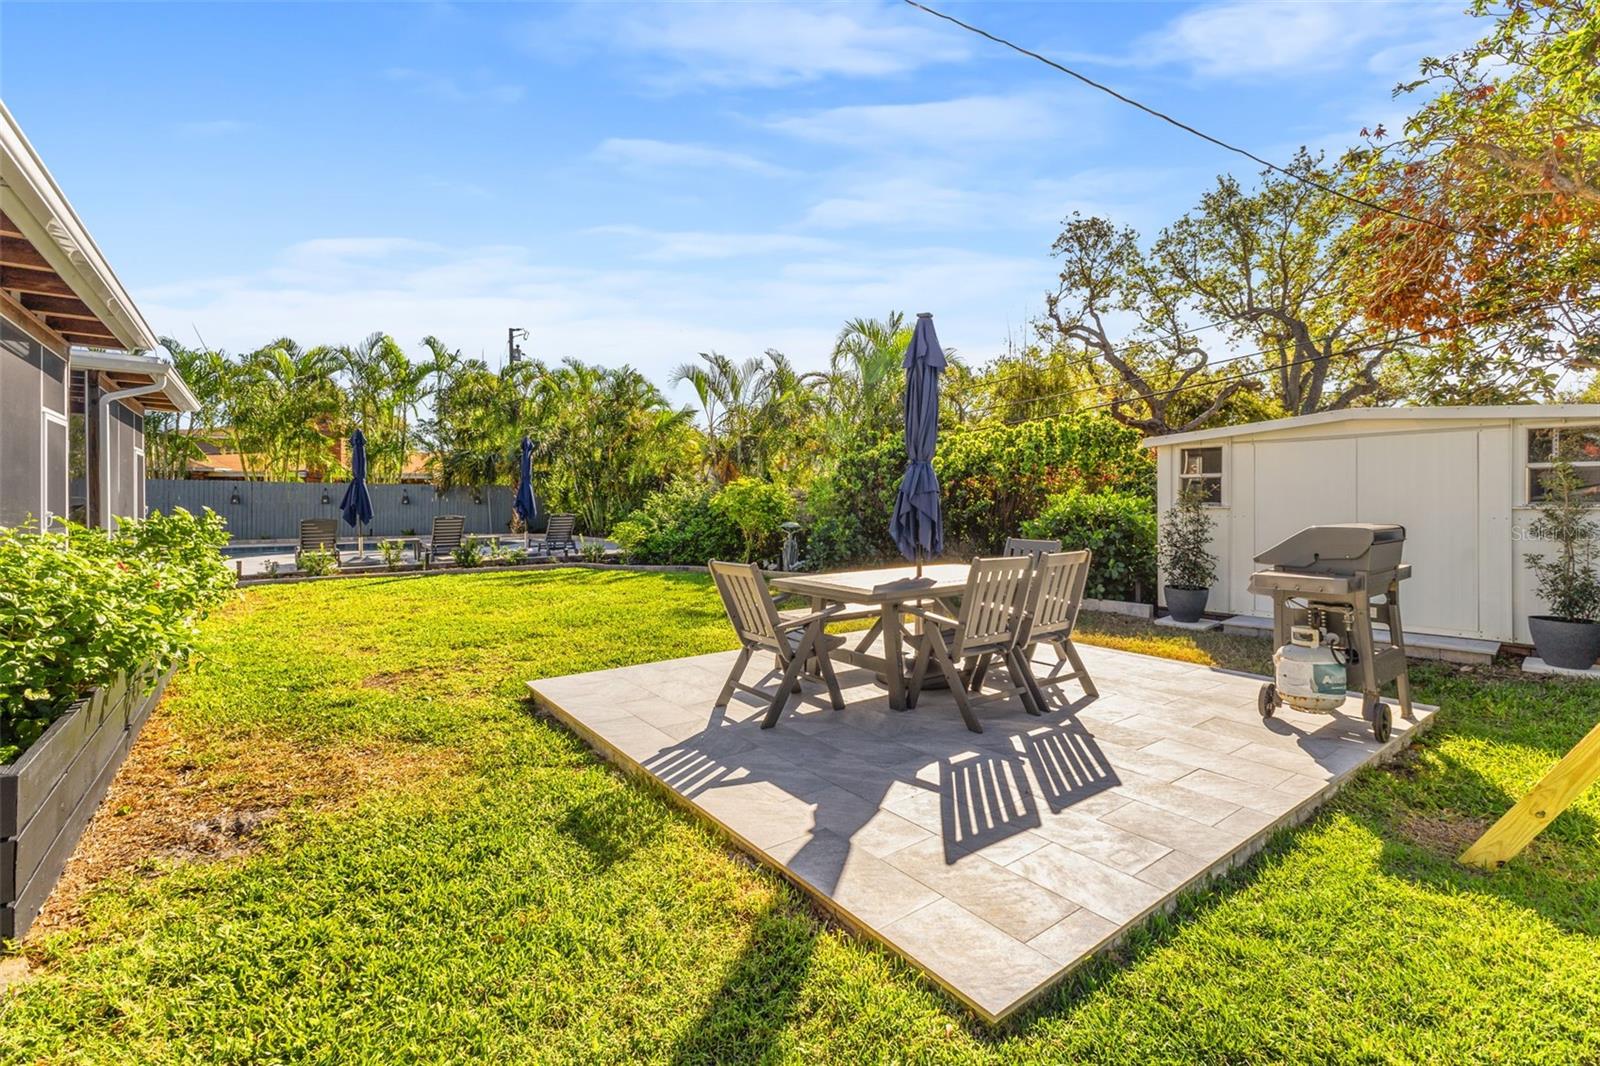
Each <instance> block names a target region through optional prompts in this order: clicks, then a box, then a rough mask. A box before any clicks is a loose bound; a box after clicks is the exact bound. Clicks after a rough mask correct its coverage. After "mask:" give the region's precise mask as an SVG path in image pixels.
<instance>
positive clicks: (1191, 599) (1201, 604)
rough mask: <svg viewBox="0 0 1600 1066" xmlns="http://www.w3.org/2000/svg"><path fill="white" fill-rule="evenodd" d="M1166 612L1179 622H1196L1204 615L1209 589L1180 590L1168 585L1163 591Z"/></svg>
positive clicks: (1209, 593) (1175, 586) (1209, 594)
mask: <svg viewBox="0 0 1600 1066" xmlns="http://www.w3.org/2000/svg"><path fill="white" fill-rule="evenodd" d="M1165 593H1166V601H1167V612H1168V613H1169V614H1171V615H1172V617H1173V618H1174V619H1175V620H1176V621H1179V622H1198V621H1200V616H1201V615H1203V614H1205V613H1206V600H1207V599H1208V598H1209V597H1210V596H1211V590H1210V589H1196V588H1180V587H1178V586H1177V585H1168V586H1167V587H1166V590H1165Z"/></svg>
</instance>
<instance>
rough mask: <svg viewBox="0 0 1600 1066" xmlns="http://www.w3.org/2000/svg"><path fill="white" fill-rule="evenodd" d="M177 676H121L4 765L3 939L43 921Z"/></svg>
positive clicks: (0, 815) (0, 806)
mask: <svg viewBox="0 0 1600 1066" xmlns="http://www.w3.org/2000/svg"><path fill="white" fill-rule="evenodd" d="M171 676H172V675H171V673H170V672H169V673H167V674H164V675H161V676H156V675H155V674H154V672H153V671H152V672H144V673H141V674H139V675H137V676H134V677H129V676H128V675H127V674H121V675H118V677H117V679H116V680H115V681H112V682H111V683H109V684H107V685H103V686H101V687H100V688H98V689H96V690H95V691H94V693H93V694H92V695H90V696H89V697H88V698H87V699H84V700H80V701H79V702H77V703H75V704H73V705H72V708H71V709H70V710H68V711H67V713H66V714H64V715H62V716H61V717H60V718H58V719H56V720H55V722H53V723H51V725H50V728H49V729H47V730H45V732H44V735H43V736H41V737H40V738H39V739H38V740H37V741H35V742H34V743H33V745H32V746H30V747H29V748H28V750H27V751H26V752H24V753H23V754H22V757H21V758H19V759H18V760H17V761H16V762H14V763H12V764H11V765H9V766H0V940H7V939H20V938H21V937H22V935H23V934H24V933H26V932H27V931H28V927H29V926H30V925H32V924H33V920H34V919H35V918H36V917H38V915H39V909H40V908H41V907H43V906H44V901H45V899H46V897H48V896H49V895H50V890H51V889H52V888H54V887H55V883H56V880H57V879H58V878H59V877H60V876H61V871H62V870H63V869H64V868H65V867H66V865H67V860H68V859H69V858H70V857H71V856H72V853H73V851H74V850H76V848H77V846H78V838H79V837H80V836H82V834H83V830H84V827H85V826H86V825H88V824H89V818H90V816H91V815H93V814H94V811H95V808H96V807H97V806H99V804H100V800H101V797H103V796H104V795H105V793H106V789H107V788H108V787H109V786H110V784H111V779H112V778H113V777H115V776H116V773H117V768H118V767H120V766H121V765H122V760H123V759H124V758H125V757H126V756H127V754H128V749H129V748H130V747H132V745H133V740H134V738H135V737H136V736H137V735H138V733H139V729H140V727H141V726H143V725H144V722H145V719H146V718H148V717H149V716H150V710H151V708H153V707H154V706H155V705H156V701H157V700H159V699H160V698H161V693H162V691H163V690H164V689H165V688H166V684H167V679H168V678H170V677H171Z"/></svg>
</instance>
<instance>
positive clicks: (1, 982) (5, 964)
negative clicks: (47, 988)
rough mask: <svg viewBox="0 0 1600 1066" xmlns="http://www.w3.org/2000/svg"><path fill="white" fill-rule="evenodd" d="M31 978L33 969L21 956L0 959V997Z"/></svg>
mask: <svg viewBox="0 0 1600 1066" xmlns="http://www.w3.org/2000/svg"><path fill="white" fill-rule="evenodd" d="M32 976H33V968H32V967H31V966H29V965H28V960H27V959H25V958H23V957H22V956H21V955H13V956H11V957H10V958H4V959H0V996H3V995H5V994H6V992H8V991H9V990H11V989H13V988H16V987H17V986H18V985H21V984H22V983H23V982H24V981H26V980H27V979H28V978H30V977H32Z"/></svg>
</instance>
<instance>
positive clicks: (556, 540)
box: [533, 514, 578, 559]
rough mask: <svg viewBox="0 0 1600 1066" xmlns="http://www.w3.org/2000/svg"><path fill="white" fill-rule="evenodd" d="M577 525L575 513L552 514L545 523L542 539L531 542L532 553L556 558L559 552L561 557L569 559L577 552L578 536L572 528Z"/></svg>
mask: <svg viewBox="0 0 1600 1066" xmlns="http://www.w3.org/2000/svg"><path fill="white" fill-rule="evenodd" d="M577 526H578V519H577V516H576V515H570V514H553V515H551V516H550V520H549V521H548V522H546V523H545V527H544V539H543V540H537V541H534V543H533V554H535V555H545V556H548V557H549V558H551V559H554V558H556V553H557V552H560V553H561V558H563V559H569V558H571V557H572V556H574V555H576V554H577V553H578V538H577V536H576V535H575V534H574V532H573V531H574V530H575V529H576V528H577Z"/></svg>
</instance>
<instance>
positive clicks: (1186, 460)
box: [1178, 448, 1222, 504]
mask: <svg viewBox="0 0 1600 1066" xmlns="http://www.w3.org/2000/svg"><path fill="white" fill-rule="evenodd" d="M1179 459H1180V462H1179V465H1178V488H1179V489H1180V490H1187V489H1188V488H1189V487H1190V486H1196V487H1198V488H1199V489H1200V491H1201V492H1202V493H1204V496H1205V501H1206V502H1207V503H1212V504H1220V503H1221V502H1222V449H1221V448H1185V449H1183V451H1182V452H1181V453H1180V455H1179Z"/></svg>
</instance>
